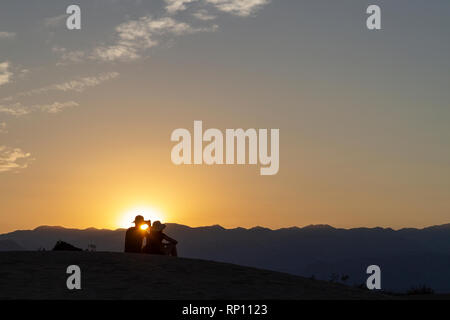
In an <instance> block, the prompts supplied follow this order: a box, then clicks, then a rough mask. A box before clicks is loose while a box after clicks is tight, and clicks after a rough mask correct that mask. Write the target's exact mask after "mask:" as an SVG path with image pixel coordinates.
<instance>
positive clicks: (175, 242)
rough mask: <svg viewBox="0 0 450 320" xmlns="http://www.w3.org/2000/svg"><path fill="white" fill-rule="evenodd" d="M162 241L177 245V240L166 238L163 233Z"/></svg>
mask: <svg viewBox="0 0 450 320" xmlns="http://www.w3.org/2000/svg"><path fill="white" fill-rule="evenodd" d="M163 239H164V240H166V241H168V242H170V243H173V244H177V243H178V241H177V240H175V239H172V238H171V237H169V236H168V235H167V234H165V233H163Z"/></svg>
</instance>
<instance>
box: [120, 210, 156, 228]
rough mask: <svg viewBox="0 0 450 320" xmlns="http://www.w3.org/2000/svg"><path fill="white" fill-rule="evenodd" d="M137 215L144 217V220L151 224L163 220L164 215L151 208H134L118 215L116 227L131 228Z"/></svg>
mask: <svg viewBox="0 0 450 320" xmlns="http://www.w3.org/2000/svg"><path fill="white" fill-rule="evenodd" d="M137 215H141V216H143V217H144V219H145V220H150V221H151V222H152V223H153V221H156V220H159V221H163V220H164V215H163V214H162V213H161V211H160V210H158V209H155V208H152V207H145V206H141V207H134V208H132V209H129V210H126V211H125V212H124V213H123V214H121V215H120V218H119V221H118V225H119V227H120V228H129V227H131V226H133V225H134V224H133V221H134V218H135V217H136V216H137Z"/></svg>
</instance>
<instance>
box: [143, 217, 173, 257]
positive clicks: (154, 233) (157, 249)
mask: <svg viewBox="0 0 450 320" xmlns="http://www.w3.org/2000/svg"><path fill="white" fill-rule="evenodd" d="M165 228H166V225H165V224H162V223H161V222H160V221H155V222H153V225H152V227H151V229H150V233H149V234H148V235H147V240H146V243H147V244H146V246H145V248H144V252H146V253H150V254H160V255H166V256H174V257H176V256H178V252H177V243H178V241H176V240H175V239H172V238H171V237H169V236H168V235H166V234H165V233H164V232H163V230H164V229H165ZM164 241H165V242H164Z"/></svg>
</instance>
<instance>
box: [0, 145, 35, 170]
mask: <svg viewBox="0 0 450 320" xmlns="http://www.w3.org/2000/svg"><path fill="white" fill-rule="evenodd" d="M30 157H31V154H30V153H28V152H24V151H23V150H22V149H20V148H11V147H7V146H0V173H1V172H7V171H15V172H17V171H18V170H20V169H25V168H27V167H28V165H29V164H30V162H31V161H32V160H33V159H31V158H30Z"/></svg>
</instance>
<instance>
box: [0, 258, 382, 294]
mask: <svg viewBox="0 0 450 320" xmlns="http://www.w3.org/2000/svg"><path fill="white" fill-rule="evenodd" d="M73 264H75V265H78V266H79V267H80V268H81V273H82V274H81V277H82V280H81V286H82V289H81V290H73V291H70V290H68V289H67V287H66V279H67V277H68V276H69V275H68V274H66V268H67V267H68V266H69V265H73ZM379 298H383V296H381V295H379V294H375V293H372V292H368V291H366V290H359V289H355V288H350V287H346V286H343V285H339V284H332V283H329V282H324V281H317V280H310V279H306V278H302V277H298V276H293V275H289V274H284V273H278V272H272V271H266V270H260V269H255V268H247V267H242V266H237V265H233V264H227V263H217V262H212V261H204V260H194V259H184V258H173V257H163V256H153V255H141V254H125V253H108V252H0V299H379Z"/></svg>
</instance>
